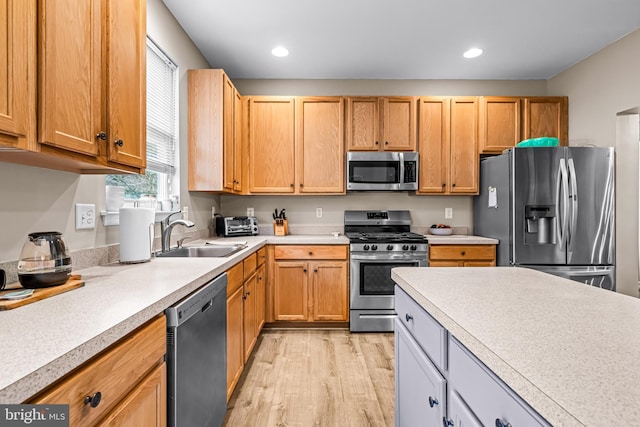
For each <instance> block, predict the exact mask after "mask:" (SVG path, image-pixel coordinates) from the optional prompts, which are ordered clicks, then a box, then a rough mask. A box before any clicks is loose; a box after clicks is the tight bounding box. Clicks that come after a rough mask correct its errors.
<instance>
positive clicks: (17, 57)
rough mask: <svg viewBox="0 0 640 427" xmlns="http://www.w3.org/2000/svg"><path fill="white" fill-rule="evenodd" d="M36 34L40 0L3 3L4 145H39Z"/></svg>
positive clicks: (0, 101)
mask: <svg viewBox="0 0 640 427" xmlns="http://www.w3.org/2000/svg"><path fill="white" fill-rule="evenodd" d="M35 34H36V0H0V41H2V42H0V146H9V147H12V148H22V149H31V148H32V147H33V144H34V142H35V126H36V121H35V120H36V106H35V102H36V81H35V77H36V74H35V71H36V46H35Z"/></svg>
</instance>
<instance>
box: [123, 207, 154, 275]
mask: <svg viewBox="0 0 640 427" xmlns="http://www.w3.org/2000/svg"><path fill="white" fill-rule="evenodd" d="M119 212H120V262H122V263H138V262H147V261H149V260H151V248H152V247H153V225H154V222H155V210H153V209H150V208H120V211H119Z"/></svg>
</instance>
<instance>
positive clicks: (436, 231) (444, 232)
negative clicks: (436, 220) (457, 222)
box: [429, 228, 453, 236]
mask: <svg viewBox="0 0 640 427" xmlns="http://www.w3.org/2000/svg"><path fill="white" fill-rule="evenodd" d="M429 233H431V234H433V235H435V236H451V235H452V234H453V228H430V229H429Z"/></svg>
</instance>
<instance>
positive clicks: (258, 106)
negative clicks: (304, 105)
mask: <svg viewBox="0 0 640 427" xmlns="http://www.w3.org/2000/svg"><path fill="white" fill-rule="evenodd" d="M248 104H249V106H248V109H249V130H248V132H249V192H250V193H294V192H295V138H294V135H295V99H294V98H293V97H273V96H266V97H260V96H257V97H250V98H249V102H248Z"/></svg>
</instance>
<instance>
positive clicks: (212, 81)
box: [187, 69, 242, 193]
mask: <svg viewBox="0 0 640 427" xmlns="http://www.w3.org/2000/svg"><path fill="white" fill-rule="evenodd" d="M187 76H188V77H187V78H188V90H189V106H188V116H189V119H188V120H189V174H188V175H189V190H190V191H211V192H229V193H231V192H239V191H240V188H241V184H240V182H241V178H240V173H241V169H240V168H241V166H242V163H240V157H241V155H240V148H241V141H242V139H241V136H242V126H241V124H242V100H241V98H240V94H239V93H238V91H237V90H236V88H235V87H234V86H233V83H232V82H231V80H230V79H229V77H228V76H227V75H226V74H225V72H224V71H223V70H221V69H202V70H188V71H187Z"/></svg>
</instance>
